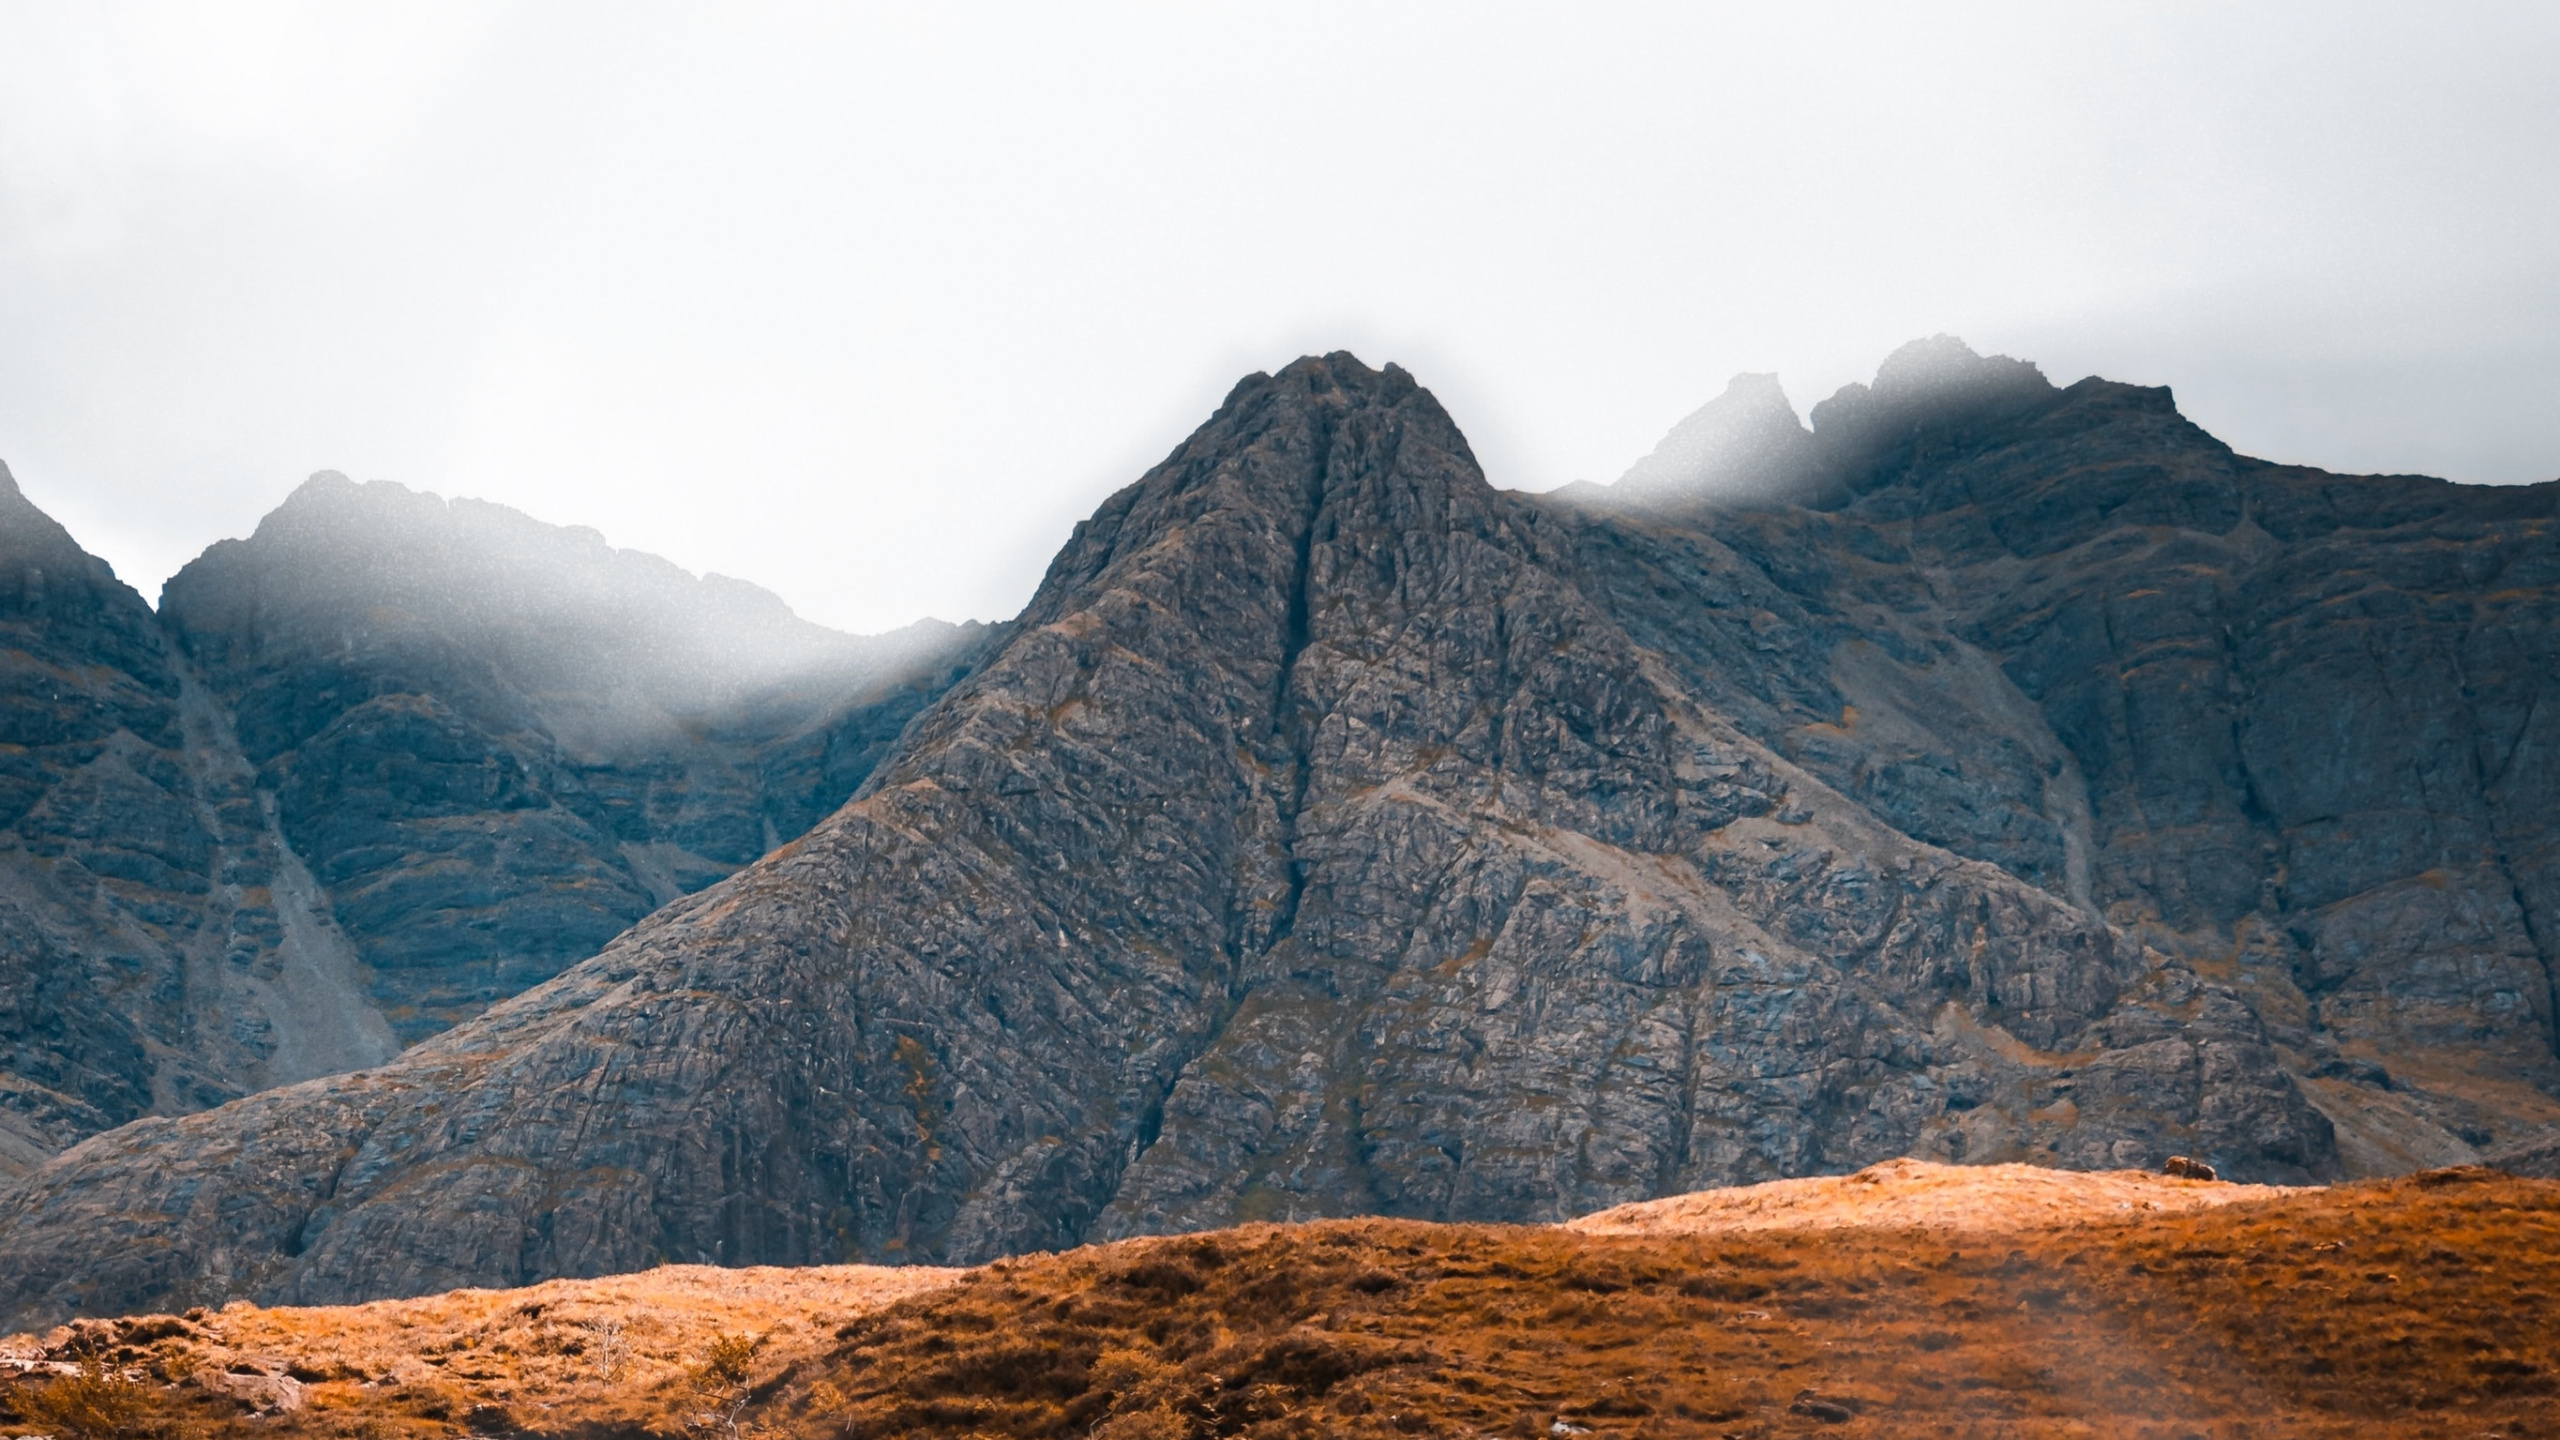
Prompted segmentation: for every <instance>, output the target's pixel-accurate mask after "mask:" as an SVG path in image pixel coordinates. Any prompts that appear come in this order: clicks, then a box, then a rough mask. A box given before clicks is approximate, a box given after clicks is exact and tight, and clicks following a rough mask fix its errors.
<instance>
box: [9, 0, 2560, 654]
mask: <svg viewBox="0 0 2560 1440" xmlns="http://www.w3.org/2000/svg"><path fill="white" fill-rule="evenodd" d="M2102 10H2104V11H2105V12H2106V13H2100V12H2101V11H2102ZM2555 256H2560V5H2554V4H2550V3H2533V4H2518V5H2510V6H2498V5H2463V4H2455V3H2445V4H2429V5H2416V4H2404V5H2394V6H2357V5H2342V4H2338V3H2316V4H2299V5H2274V4H2268V5H2238V4H2233V3H2230V0H2218V3H2213V4H2205V5H2193V6H2181V5H2169V4H2141V5H2133V4H2126V5H2121V6H2109V7H2099V6H2083V5H2056V4H2052V3H2050V0H2040V3H2035V4H2022V5H2015V6H1993V5H1974V6H1963V5H1956V6H1949V5H1927V6H1921V5H1908V4H1891V5H1885V4H1878V5H1861V6H1837V7H1825V6H1818V5H1808V4H1801V3H1785V4H1778V3H1768V4H1756V5H1750V6H1712V5H1702V4H1680V5H1660V6H1646V5H1624V6H1588V5H1571V6H1567V5H1556V6H1551V7H1507V6H1499V5H1492V4H1486V3H1481V0H1478V3H1468V4H1460V5H1447V6H1426V5H1408V6H1399V5H1392V4H1382V3H1375V0H1371V3H1359V4H1348V5H1340V6H1334V5H1327V4H1318V3H1309V0H1291V3H1289V4H1286V5H1270V4H1263V5H1249V6H1248V5H1235V6H1217V5H1208V4H1179V5H1175V4H1167V5H1162V6H1106V5H1095V4H1079V5H1054V4H1051V5H1039V6H1025V7H1019V8H1011V7H962V6H957V5H933V6H910V7H902V8H900V9H896V10H863V9H856V8H854V7H849V6H824V7H820V6H807V7H749V6H745V5H741V4H736V3H723V4H719V5H716V6H715V5H701V6H693V7H653V6H644V5H638V4H633V3H628V0H617V3H613V4H609V5H597V6H580V5H570V4H543V5H524V6H513V5H490V6H477V7H475V6H470V5H464V4H457V3H452V0H438V3H435V4H432V5H422V6H418V7H415V8H410V9H402V8H399V7H396V6H391V5H386V4H367V5H362V6H354V5H344V4H335V3H330V4H312V5H308V6H258V5H251V4H243V3H236V0H226V3H223V4H219V5H206V6H201V7H168V6H150V7H123V6H115V5H101V4H81V5H69V4H56V3H15V0H0V460H6V461H7V463H8V464H9V466H10V467H11V468H12V469H13V470H14V471H15V473H16V474H17V476H18V477H19V479H20V481H21V483H22V484H23V485H24V487H25V488H26V490H27V492H28V493H29V495H30V496H31V497H32V498H33V499H35V501H36V502H37V503H38V504H40V505H42V506H44V507H46V508H47V509H48V510H50V511H51V512H52V513H53V514H54V515H55V516H56V517H57V518H59V519H61V520H62V521H63V522H64V523H66V524H68V525H69V526H71V528H72V530H73V532H74V533H75V534H76V535H77V536H79V538H80V539H81V540H82V541H83V543H85V544H87V545H88V546H89V548H90V549H92V550H94V551H97V552H99V553H101V554H103V555H105V556H106V557H107V558H108V559H109V560H111V561H112V562H114V564H115V566H116V568H117V571H118V573H120V574H121V575H123V576H124V577H125V578H126V579H127V580H129V581H131V582H132V583H134V584H135V585H136V586H137V587H138V588H140V589H141V590H142V591H143V592H144V593H145V594H146V595H155V596H156V594H157V592H158V589H159V584H160V581H161V580H162V579H163V578H164V577H165V576H166V575H167V574H168V573H169V572H170V571H172V570H173V569H175V568H176V567H177V566H178V565H180V564H183V563H184V562H185V561H186V560H187V559H188V558H190V557H192V556H193V555H194V554H195V553H196V552H197V551H199V550H201V549H202V548H203V547H204V546H205V545H206V544H208V543H210V542H211V541H213V540H215V539H217V538H220V537H222V536H227V535H243V534H246V533H248V531H249V530H250V529H251V528H252V527H253V526H254V525H255V524H256V523H257V520H258V517H259V516H260V515H262V514H263V513H265V512H266V511H267V510H268V509H269V508H271V507H272V506H273V505H275V504H276V503H277V502H278V501H279V500H281V499H282V498H283V497H284V495H285V494H286V493H287V492H288V491H290V490H291V489H292V488H293V486H294V485H295V484H297V483H298V482H299V481H300V480H301V479H302V478H303V476H305V475H307V474H308V473H310V472H311V471H314V470H318V469H324V468H325V469H337V470H343V471H346V472H347V473H349V474H351V475H353V476H355V477H356V478H358V479H376V478H380V479H391V480H397V481H400V482H402V483H404V484H407V485H411V486H414V487H418V488H422V489H429V490H434V491H437V492H440V493H443V494H448V495H473V496H480V497H484V498H487V499H492V500H497V501H501V502H504V503H507V504H510V505H514V506H517V507H519V508H521V509H523V510H526V511H528V512H530V513H532V514H533V515H535V516H537V517H540V518H542V519H545V520H550V521H555V522H559V523H568V524H587V525H593V526H595V527H597V528H598V529H601V530H602V531H603V532H604V533H605V535H606V536H607V537H608V538H609V539H610V540H612V541H613V542H614V543H615V544H618V545H625V546H631V547H636V548H639V549H644V550H650V551H654V552H657V553H659V554H662V555H665V556H667V557H669V558H671V559H673V560H675V561H677V562H678V563H680V564H682V565H684V566H686V567H688V568H690V569H695V570H717V571H720V572H723V573H727V574H732V575H738V576H743V577H745V578H747V579H750V580H754V581H756V582H758V583H761V584H763V585H766V586H769V587H770V588H772V589H774V590H776V591H779V592H780V593H781V594H782V595H783V596H784V598H786V599H787V600H789V601H790V602H791V603H792V604H793V605H794V606H795V607H797V608H798V609H799V610H800V611H801V612H802V613H804V614H806V615H809V616H811V617H813V618H816V619H819V620H822V621H825V622H827V623H830V624H835V625H840V626H844V627H847V628H851V629H864V630H869V629H880V628H885V627H888V626H892V625H896V624H900V623H903V622H905V621H907V620H910V619H913V618H915V617H916V616H919V615H924V614H933V615H939V616H942V617H945V618H949V619H959V618H964V617H979V618H1000V617H1003V616H1006V615H1010V614H1011V613H1012V612H1013V611H1014V610H1015V609H1016V608H1018V607H1019V606H1020V604H1021V603H1022V601H1023V600H1024V599H1025V598H1027V597H1028V595H1029V593H1030V591H1031V588H1032V586H1033V585H1034V584H1035V583H1036V582H1037V580H1038V577H1039V573H1040V570H1041V567H1042V566H1043V565H1044V564H1045V563H1046V561H1047V559H1048V556H1049V554H1050V553H1051V552H1052V551H1053V550H1054V549H1055V547H1056V546H1057V545H1058V543H1059V542H1060V541H1061V540H1063V539H1064V537H1065V535H1066V532H1067V530H1068V529H1069V528H1070V527H1071V526H1072V525H1073V523H1074V521H1075V520H1076V519H1077V518H1078V517H1080V516H1081V515H1083V514H1085V513H1086V512H1088V511H1089V510H1090V509H1091V508H1092V507H1093V505H1094V503H1095V502H1096V501H1098V500H1099V499H1101V497H1103V496H1104V495H1106V494H1108V493H1109V492H1110V491H1111V490H1113V489H1115V488H1117V487H1118V486H1120V485H1122V484H1124V483H1126V482H1127V481H1129V480H1131V479H1134V478H1135V477H1136V476H1137V475H1138V474H1139V473H1140V472H1141V471H1142V470H1143V469H1145V467H1146V466H1148V465H1149V464H1151V463H1153V462H1154V461H1156V460H1157V459H1159V458H1161V457H1162V455H1163V454H1164V452H1165V451H1166V450H1168V449H1169V448H1170V447H1171V446H1172V445H1173V444H1174V443H1175V442H1176V441H1178V440H1179V439H1180V438H1181V437H1182V435H1183V434H1184V433H1186V432H1187V431H1188V430H1189V429H1190V428H1191V427H1192V426H1193V425H1194V424H1196V423H1198V422H1199V421H1200V420H1201V419H1203V418H1205V417H1206V415H1207V414H1208V412H1209V410H1210V409H1211V408H1212V407H1213V406H1214V405H1215V404H1216V402H1217V400H1218V398H1219V397H1220V396H1221V395H1222V394H1224V393H1225V391H1226V389H1227V387H1228V386H1229V385H1230V384H1232V383H1233V382H1234V380H1235V379H1236V378H1237V377H1238V376H1240V375H1242V374H1244V373H1246V372H1248V371H1251V370H1256V369H1271V368H1276V367H1277V366H1279V365H1282V364H1285V363H1286V362H1287V361H1288V360H1289V359H1290V358H1292V357H1293V356H1295V355H1298V354H1300V353H1303V352H1307V351H1320V350H1331V349H1338V348H1347V349H1351V350H1354V351H1356V352H1358V353H1359V354H1360V355H1361V357H1362V358H1364V359H1366V360H1368V361H1370V362H1371V363H1373V364H1374V363H1379V362H1383V361H1386V360H1396V361H1400V362H1402V363H1403V364H1405V365H1406V366H1407V367H1408V368H1410V369H1412V370H1413V371H1414V372H1415V373H1416V374H1417V375H1418V376H1419V377H1420V378H1421V380H1422V381H1423V383H1424V384H1426V385H1429V386H1430V387H1432V388H1433V389H1434V390H1435V391H1437V392H1438V394H1439V395H1440V397H1441V399H1442V400H1443V401H1444V402H1445V403H1447V405H1448V406H1449V408H1450V410H1451V411H1452V413H1453V414H1454V415H1455V416H1456V417H1457V420H1458V423H1459V424H1460V425H1461V426H1462V427H1463V428H1464V429H1465V430H1466V431H1467V433H1468V435H1469V436H1470V438H1471V439H1472V440H1473V441H1474V443H1475V446H1476V449H1477V453H1478V455H1479V456H1480V457H1481V458H1482V459H1483V461H1484V463H1485V466H1486V469H1487V471H1488V472H1489V473H1490V476H1491V478H1492V479H1493V481H1494V483H1496V484H1498V485H1505V486H1511V487H1516V488H1525V489H1545V488H1549V487H1552V486H1554V485H1558V484H1561V483H1564V482H1565V481H1568V480H1573V479H1582V478H1592V479H1609V478H1614V477H1615V476H1616V475H1617V474H1618V473H1619V472H1621V471H1622V470H1624V469H1625V468H1626V466H1627V465H1628V464H1629V463H1630V462H1632V461H1633V460H1634V459H1635V458H1636V457H1637V456H1638V455H1640V454H1642V453H1643V452H1644V451H1646V450H1647V449H1649V448H1651V446H1652V444H1653V442H1654V441H1655V440H1656V439H1657V438H1659V436H1660V435H1661V433H1662V432H1663V431H1664V430H1665V429H1667V428H1669V426H1670V425H1671V424H1672V423H1673V422H1674V421H1676V420H1678V419H1679V418H1680V417H1681V416H1682V415H1683V414H1685V413H1687V412H1688V411H1689V410H1691V409H1692V408H1694V407H1695V406H1697V405H1698V404H1699V403H1701V402H1702V401H1704V400H1705V399H1707V398H1708V397H1709V396H1711V395H1712V394H1714V393H1715V392H1716V391H1717V390H1719V389H1720V388H1722V385H1723V382H1724V380H1725V379H1726V377H1727V376H1729V375H1731V374H1732V373H1734V372H1735V371H1738V370H1775V371H1777V372H1778V373H1779V376H1780V378H1781V380H1782V381H1783V382H1784V384H1785V385H1786V387H1787V390H1788V393H1789V394H1790V395H1791V396H1792V397H1793V398H1794V399H1795V401H1796V403H1797V405H1798V407H1799V409H1806V408H1810V406H1811V404H1812V403H1813V402H1814V401H1815V400H1818V399H1820V398H1822V397H1823V396H1824V395H1826V394H1828V393H1829V392H1830V391H1831V390H1832V389H1834V388H1836V387H1837V386H1839V385H1840V384H1842V383H1844V382H1846V381H1849V380H1853V379H1863V378H1865V377H1867V376H1868V375H1869V374H1871V373H1872V371H1873V369H1874V366H1875V363H1876V361H1877V360H1879V359H1880V358H1882V357H1883V355H1884V354H1885V353H1886V352H1887V351H1889V350H1890V349H1892V348H1893V347H1894V346H1895V345H1897V344H1899V343H1901V342H1902V341H1905V340H1908V339H1911V338H1913V337H1915V336H1918V335H1923V334H1928V333H1931V332H1935V331H1949V332H1953V333H1955V334H1958V335H1961V336H1963V337H1964V338H1966V339H1967V340H1968V341H1970V342H1972V343H1973V344H1974V345H1975V347H1976V348H1978V349H1982V350H1986V351H1991V350H1998V351H2004V352H2007V353H2010V354H2015V355H2020V356H2024V357H2027V358H2030V359H2033V360H2036V361H2038V362H2039V363H2041V364H2042V365H2043V366H2044V369H2045V372H2046V374H2048V375H2049V376H2051V377H2052V378H2054V379H2055V380H2056V381H2057V382H2068V381H2070V380H2072V379H2076V378H2078V377H2079V376H2081V375H2083V374H2087V373H2091V372H2096V373H2100V374H2105V375H2109V376H2113V377H2116V378H2119V379H2126V380H2136V381H2143V382H2148V383H2165V384H2170V385H2173V386H2174V387H2175V388H2176V390H2177V393H2178V396H2179V400H2180V403H2181V404H2182V405H2183V407H2184V408H2185V409H2186V412H2187V413H2188V414H2189V415H2190V416H2192V417H2193V418H2195V419H2196V420H2198V421H2199V422H2200V423H2202V424H2204V425H2205V426H2207V427H2208V428H2210V429H2212V430H2213V431H2215V432H2216V433H2217V434H2220V435H2221V436H2223V437H2224V438H2225V439H2227V440H2229V441H2231V442H2232V443H2233V444H2235V445H2237V446H2238V447H2240V448H2241V449H2243V450H2245V451H2249V452H2252V453H2256V454H2261V455H2266V456H2269V457H2271V458H2276V459H2283V460H2294V461H2304V462H2310V463H2315V464H2321V465H2327V466H2330V467H2333V468H2337V469H2344V470H2377V469H2387V470H2414V471H2423V472H2429V473H2435V474H2445V475H2450V476H2453V477H2455V478H2458V479H2464V480H2477V481H2524V480H2542V479H2551V478H2554V477H2560V262H2555V259H2554V257H2555Z"/></svg>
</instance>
